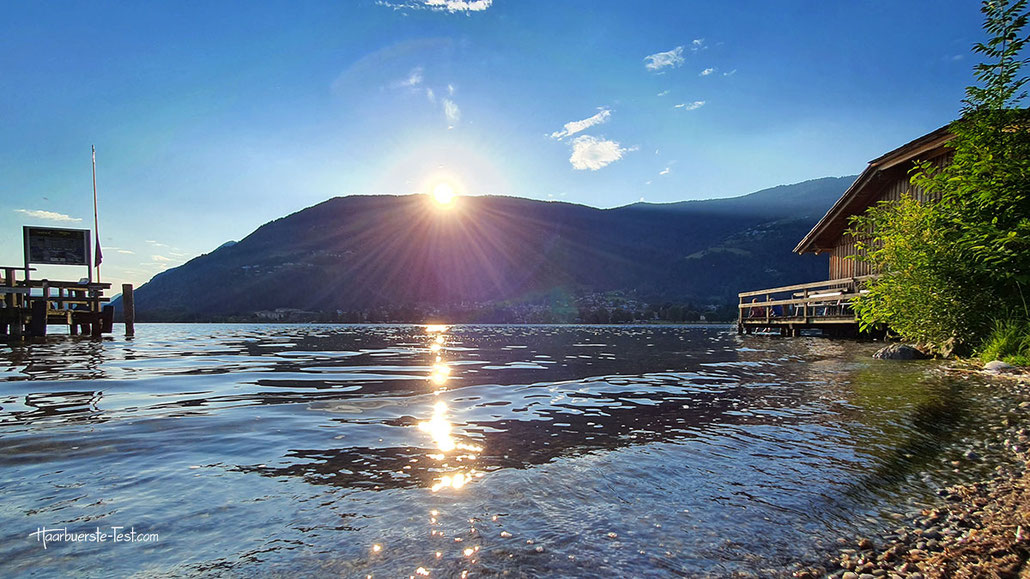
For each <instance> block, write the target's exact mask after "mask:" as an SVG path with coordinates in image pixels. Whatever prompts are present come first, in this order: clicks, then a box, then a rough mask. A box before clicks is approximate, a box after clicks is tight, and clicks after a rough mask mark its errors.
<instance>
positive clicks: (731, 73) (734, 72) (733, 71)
mask: <svg viewBox="0 0 1030 579" xmlns="http://www.w3.org/2000/svg"><path fill="white" fill-rule="evenodd" d="M735 74H737V69H735V68H734V69H733V70H731V71H729V72H724V73H722V75H723V76H733V75H735Z"/></svg>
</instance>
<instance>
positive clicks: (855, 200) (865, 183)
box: [794, 125, 955, 254]
mask: <svg viewBox="0 0 1030 579" xmlns="http://www.w3.org/2000/svg"><path fill="white" fill-rule="evenodd" d="M949 127H950V125H945V126H943V127H941V128H939V129H937V130H936V131H933V132H932V133H928V134H926V135H923V136H922V137H919V138H918V139H916V140H914V141H911V142H909V143H906V144H904V145H902V146H900V147H898V148H897V149H894V150H893V151H891V152H889V153H886V154H884V155H882V156H880V157H877V158H876V159H873V160H872V161H869V166H868V167H866V169H865V170H864V171H862V174H861V175H859V176H858V178H857V179H855V182H854V183H852V184H851V187H848V190H847V191H845V192H844V194H843V195H841V197H840V199H838V200H837V202H836V203H834V204H833V207H830V210H829V211H827V212H826V215H823V217H822V219H820V220H819V222H818V223H816V224H815V227H813V228H812V230H811V231H809V232H808V234H807V235H805V237H804V239H802V240H801V242H800V243H798V245H797V247H795V248H794V251H795V253H799V254H804V253H820V252H823V251H829V250H831V249H833V248H834V246H835V245H836V244H837V240H838V239H839V238H840V236H841V235H842V234H843V233H844V231H846V230H847V229H848V218H849V217H851V216H852V215H857V214H860V213H862V212H863V211H865V210H866V208H867V207H869V206H870V205H872V204H873V203H875V202H876V201H877V200H878V199H880V196H881V194H882V193H883V191H884V189H885V188H887V187H889V186H890V185H891V184H892V183H895V182H896V181H897V180H898V179H900V178H903V177H905V176H906V175H907V174H908V171H909V169H910V168H911V166H912V165H911V163H912V162H913V161H917V160H929V159H932V158H934V157H936V156H938V155H940V154H941V153H943V152H944V148H945V144H946V143H947V142H948V141H950V140H951V139H952V138H954V136H955V135H954V134H952V133H951V131H949V130H948V128H949Z"/></svg>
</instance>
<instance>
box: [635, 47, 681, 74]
mask: <svg viewBox="0 0 1030 579" xmlns="http://www.w3.org/2000/svg"><path fill="white" fill-rule="evenodd" d="M644 61H645V62H646V63H647V64H645V65H644V67H645V68H647V70H654V71H658V70H662V69H663V68H669V67H672V68H676V67H677V66H680V65H682V64H683V47H682V46H677V47H676V48H673V49H672V50H669V51H666V52H656V53H654V54H652V55H649V56H645V57H644Z"/></svg>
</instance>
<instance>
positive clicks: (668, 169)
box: [658, 167, 672, 175]
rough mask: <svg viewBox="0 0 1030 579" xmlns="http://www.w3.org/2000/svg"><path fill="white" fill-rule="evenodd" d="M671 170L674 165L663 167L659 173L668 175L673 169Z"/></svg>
mask: <svg viewBox="0 0 1030 579" xmlns="http://www.w3.org/2000/svg"><path fill="white" fill-rule="evenodd" d="M671 170H672V167H666V168H664V169H662V170H661V171H660V172H659V173H658V174H659V175H668V174H669V171H671Z"/></svg>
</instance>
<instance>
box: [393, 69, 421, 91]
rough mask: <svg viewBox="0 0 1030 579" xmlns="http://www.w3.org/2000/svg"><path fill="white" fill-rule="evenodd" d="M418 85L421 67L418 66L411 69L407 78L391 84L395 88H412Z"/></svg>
mask: <svg viewBox="0 0 1030 579" xmlns="http://www.w3.org/2000/svg"><path fill="white" fill-rule="evenodd" d="M420 84H422V67H421V66H418V67H415V68H413V69H411V72H409V73H408V76H406V77H404V78H403V79H402V80H398V81H397V82H395V83H393V86H394V87H396V88H414V87H417V86H418V85H420Z"/></svg>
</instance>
